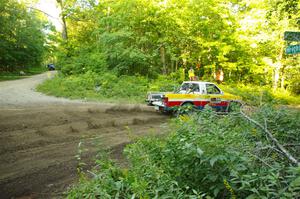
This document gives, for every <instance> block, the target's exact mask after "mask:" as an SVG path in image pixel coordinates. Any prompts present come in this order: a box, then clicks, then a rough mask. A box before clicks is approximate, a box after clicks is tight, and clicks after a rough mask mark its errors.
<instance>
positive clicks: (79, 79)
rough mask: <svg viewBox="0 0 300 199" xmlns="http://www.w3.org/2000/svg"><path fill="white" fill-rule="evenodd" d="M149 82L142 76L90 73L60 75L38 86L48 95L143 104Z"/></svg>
mask: <svg viewBox="0 0 300 199" xmlns="http://www.w3.org/2000/svg"><path fill="white" fill-rule="evenodd" d="M148 84H149V83H148V80H147V79H146V78H144V77H142V76H138V75H137V76H120V77H117V76H116V75H113V74H112V73H103V74H98V73H93V72H88V73H85V74H82V75H70V76H64V75H62V74H61V75H59V76H57V77H55V78H54V79H51V80H47V81H46V82H44V83H43V84H41V85H39V86H38V88H37V89H38V90H39V91H42V92H44V93H46V94H51V95H54V96H59V97H70V98H73V99H91V100H105V101H118V102H123V101H124V102H127V103H132V102H143V101H144V100H145V94H146V93H147V90H148Z"/></svg>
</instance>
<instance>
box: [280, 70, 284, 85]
mask: <svg viewBox="0 0 300 199" xmlns="http://www.w3.org/2000/svg"><path fill="white" fill-rule="evenodd" d="M284 72H285V67H282V70H281V81H280V88H282V89H284Z"/></svg>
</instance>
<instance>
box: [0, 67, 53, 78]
mask: <svg viewBox="0 0 300 199" xmlns="http://www.w3.org/2000/svg"><path fill="white" fill-rule="evenodd" d="M46 70H47V69H46V68H44V67H33V68H29V69H24V70H20V71H23V72H24V73H25V74H23V75H22V74H20V71H18V72H0V81H8V80H17V79H23V78H27V77H30V76H31V75H37V74H40V73H43V72H45V71H46Z"/></svg>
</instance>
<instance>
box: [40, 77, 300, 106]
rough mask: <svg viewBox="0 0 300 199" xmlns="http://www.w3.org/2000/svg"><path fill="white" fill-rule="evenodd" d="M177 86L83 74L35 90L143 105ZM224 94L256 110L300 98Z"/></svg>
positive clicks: (239, 90) (264, 89)
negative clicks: (152, 93)
mask: <svg viewBox="0 0 300 199" xmlns="http://www.w3.org/2000/svg"><path fill="white" fill-rule="evenodd" d="M179 86H180V82H179V81H178V80H177V79H176V77H174V76H172V75H171V76H159V77H158V78H157V79H155V80H150V79H148V78H146V77H142V76H121V77H117V76H116V75H114V74H111V73H103V74H101V75H100V74H96V73H90V72H88V73H86V74H82V75H76V76H75V75H71V76H64V75H62V74H58V75H57V76H56V77H55V78H53V79H51V80H47V81H45V82H44V83H43V84H41V85H39V86H38V88H37V90H38V91H40V92H43V93H45V94H47V95H53V96H57V97H67V98H70V99H85V100H91V101H103V102H114V103H144V101H145V99H146V95H147V92H149V91H169V92H172V91H174V90H176V88H178V87H179ZM219 86H220V87H221V88H222V90H223V91H225V92H228V93H230V94H233V95H238V96H240V97H242V99H243V101H245V102H247V103H248V104H251V105H254V106H258V105H261V104H264V103H272V104H277V105H299V104H300V96H294V95H292V94H291V93H290V92H289V91H286V90H276V91H273V90H272V88H270V87H268V86H256V85H244V84H221V85H219Z"/></svg>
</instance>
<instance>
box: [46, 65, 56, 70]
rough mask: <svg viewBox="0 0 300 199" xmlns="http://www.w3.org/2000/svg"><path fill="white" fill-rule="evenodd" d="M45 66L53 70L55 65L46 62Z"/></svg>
mask: <svg viewBox="0 0 300 199" xmlns="http://www.w3.org/2000/svg"><path fill="white" fill-rule="evenodd" d="M47 68H48V70H55V65H54V64H48V65H47Z"/></svg>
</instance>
